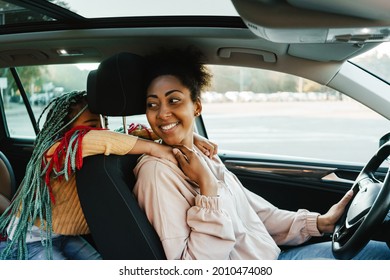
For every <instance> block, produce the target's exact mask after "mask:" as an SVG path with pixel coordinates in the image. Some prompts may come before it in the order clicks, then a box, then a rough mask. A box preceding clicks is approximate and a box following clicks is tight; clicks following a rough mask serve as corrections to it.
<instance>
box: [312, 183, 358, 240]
mask: <svg viewBox="0 0 390 280" xmlns="http://www.w3.org/2000/svg"><path fill="white" fill-rule="evenodd" d="M352 197H353V191H352V190H349V191H348V192H347V193H346V194H345V195H344V197H343V198H342V199H341V200H340V201H339V202H337V203H336V204H334V205H333V206H332V207H330V209H329V210H328V212H327V213H326V214H324V215H320V216H318V218H317V228H318V230H319V231H320V232H322V233H331V232H333V230H334V227H335V225H336V223H337V221H338V220H339V219H340V217H341V215H343V213H344V210H345V207H346V206H347V204H348V202H349V201H350V200H351V199H352Z"/></svg>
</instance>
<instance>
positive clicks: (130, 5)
mask: <svg viewBox="0 0 390 280" xmlns="http://www.w3.org/2000/svg"><path fill="white" fill-rule="evenodd" d="M55 2H56V1H54V3H55ZM57 2H64V3H67V5H68V7H69V8H70V9H71V10H72V11H73V12H76V13H78V14H80V15H81V16H84V17H86V18H95V17H125V16H167V15H216V16H218V15H221V16H232V15H238V14H237V12H236V10H235V8H234V6H233V4H232V2H231V1H230V0H212V1H210V0H142V1H140V0H109V1H107V0H63V1H57Z"/></svg>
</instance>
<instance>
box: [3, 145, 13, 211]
mask: <svg viewBox="0 0 390 280" xmlns="http://www.w3.org/2000/svg"><path fill="white" fill-rule="evenodd" d="M14 194H15V175H14V172H13V169H12V167H11V164H10V162H9V161H8V159H7V157H6V156H5V155H4V154H3V153H2V152H0V214H2V213H3V212H4V211H5V209H7V207H8V206H9V204H10V201H11V199H12V197H13V196H14Z"/></svg>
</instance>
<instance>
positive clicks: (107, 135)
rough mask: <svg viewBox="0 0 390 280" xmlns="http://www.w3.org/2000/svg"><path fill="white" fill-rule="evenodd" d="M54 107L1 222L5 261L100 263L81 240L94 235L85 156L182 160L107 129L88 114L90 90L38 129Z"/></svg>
mask: <svg viewBox="0 0 390 280" xmlns="http://www.w3.org/2000/svg"><path fill="white" fill-rule="evenodd" d="M49 108H50V110H49V112H48V114H47V117H46V121H45V123H44V125H43V128H42V130H41V131H40V132H39V133H38V135H37V138H36V143H35V149H34V151H33V154H32V157H31V159H30V161H29V163H28V165H27V168H26V174H25V177H24V179H23V181H22V183H21V185H20V187H19V189H18V192H17V194H16V195H15V198H14V199H13V201H12V203H11V205H10V206H9V207H8V209H7V211H5V212H4V213H3V214H2V216H1V217H0V234H3V236H7V241H2V242H1V243H0V253H1V259H100V258H101V257H100V255H99V253H98V252H97V251H96V250H95V249H94V248H93V247H92V246H91V245H90V244H89V243H88V242H87V241H85V240H84V239H83V238H82V237H81V235H84V234H88V233H89V228H88V225H87V223H86V220H85V218H84V215H83V212H82V209H81V205H80V201H79V198H78V195H77V189H76V179H75V171H76V169H79V168H81V166H82V161H83V157H86V156H90V155H95V154H105V155H109V154H117V155H125V154H143V153H146V154H149V155H154V156H157V157H161V158H165V159H166V160H169V161H171V162H173V163H176V159H175V158H174V156H173V154H172V149H171V148H170V147H169V146H165V145H161V144H158V143H156V142H154V141H149V140H145V139H141V138H138V137H135V136H132V135H126V134H123V133H118V132H114V131H109V130H106V129H102V128H101V125H100V116H99V115H97V114H93V113H91V112H90V111H89V110H88V105H87V99H86V92H85V91H79V92H71V93H69V94H65V95H62V96H60V97H58V98H56V99H54V100H53V101H52V102H51V103H50V104H49V105H48V106H47V107H46V108H45V109H44V111H43V112H42V114H41V116H40V117H39V119H38V124H39V122H40V119H41V117H42V116H43V114H44V113H45V112H46V111H47V110H48V109H49ZM198 140H199V141H200V142H201V146H207V147H208V148H209V150H212V149H213V148H214V146H213V145H211V144H210V143H209V142H204V138H203V139H200V138H199V139H198ZM211 153H213V152H212V151H211ZM129 172H131V171H130V170H129Z"/></svg>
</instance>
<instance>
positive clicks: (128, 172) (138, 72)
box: [76, 53, 165, 260]
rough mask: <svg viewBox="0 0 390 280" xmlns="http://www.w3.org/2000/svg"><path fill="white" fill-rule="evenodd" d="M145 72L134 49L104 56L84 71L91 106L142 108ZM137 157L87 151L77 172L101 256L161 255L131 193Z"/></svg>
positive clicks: (122, 112) (115, 111) (115, 110)
mask: <svg viewBox="0 0 390 280" xmlns="http://www.w3.org/2000/svg"><path fill="white" fill-rule="evenodd" d="M143 73H144V65H143V61H142V58H141V57H139V56H136V55H134V54H130V53H121V54H117V55H115V56H113V57H110V58H108V59H107V60H105V61H103V62H102V63H101V64H100V66H99V68H98V69H97V70H96V71H92V72H90V75H89V77H88V82H87V99H88V104H89V106H90V110H91V111H93V112H95V113H99V114H103V115H106V116H112V115H114V116H129V115H133V114H140V113H144V112H145V109H144V108H145V102H144V97H143V96H144V95H145V92H144V89H143V83H142V82H141V81H142V79H143ZM135 96H138V97H135ZM107 98H109V99H111V100H110V101H109V102H108V101H107ZM138 157H139V155H126V156H118V155H109V156H105V155H95V156H90V157H87V158H85V159H84V161H83V166H82V168H81V169H80V170H78V171H77V172H76V180H77V181H76V182H77V190H78V194H79V198H80V202H81V206H82V209H83V211H84V215H85V218H86V220H87V223H88V226H89V228H90V230H91V235H92V238H93V241H94V243H95V245H96V247H97V249H98V251H99V252H100V254H101V255H102V258H103V259H116V260H119V259H129V260H130V259H138V260H141V259H165V254H164V250H163V248H162V245H161V241H160V239H159V237H158V235H157V233H156V232H155V230H154V228H153V227H152V225H151V224H150V223H149V221H148V219H147V217H146V215H145V213H144V212H143V210H141V208H140V207H139V205H138V202H137V200H136V199H135V197H134V195H133V193H132V189H133V186H134V183H135V177H134V173H133V169H134V167H135V165H136V163H137V159H138Z"/></svg>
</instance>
